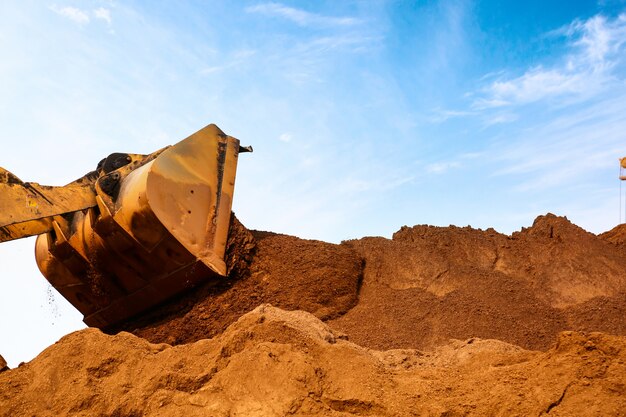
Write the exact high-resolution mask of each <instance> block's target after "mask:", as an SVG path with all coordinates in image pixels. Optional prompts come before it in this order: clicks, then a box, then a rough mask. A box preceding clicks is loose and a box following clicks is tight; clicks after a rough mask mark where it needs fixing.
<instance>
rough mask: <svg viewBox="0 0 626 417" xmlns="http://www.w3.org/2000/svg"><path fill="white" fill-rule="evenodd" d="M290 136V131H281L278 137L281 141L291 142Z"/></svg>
mask: <svg viewBox="0 0 626 417" xmlns="http://www.w3.org/2000/svg"><path fill="white" fill-rule="evenodd" d="M291 139H292V136H291V134H290V133H283V134H282V135H280V136H279V137H278V140H280V141H281V142H291Z"/></svg>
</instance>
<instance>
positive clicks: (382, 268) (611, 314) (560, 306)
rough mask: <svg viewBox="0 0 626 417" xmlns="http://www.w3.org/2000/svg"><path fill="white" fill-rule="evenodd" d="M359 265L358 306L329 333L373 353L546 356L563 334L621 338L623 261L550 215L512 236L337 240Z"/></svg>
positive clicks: (457, 233) (625, 285) (625, 300)
mask: <svg viewBox="0 0 626 417" xmlns="http://www.w3.org/2000/svg"><path fill="white" fill-rule="evenodd" d="M345 244H346V245H347V246H349V247H352V248H354V249H355V250H356V251H357V252H358V253H359V254H361V255H362V256H363V257H364V259H365V263H366V266H365V271H364V278H363V284H362V287H361V292H360V296H359V303H358V305H357V306H356V307H355V308H353V309H352V310H351V311H349V312H348V313H347V314H345V315H344V316H342V317H340V318H338V319H336V320H333V321H331V322H330V324H331V326H333V327H336V328H337V329H339V330H341V331H344V332H346V333H348V334H349V335H350V338H351V340H352V341H355V342H356V343H358V344H362V345H364V346H368V347H372V348H376V349H390V348H420V349H422V348H430V347H433V346H437V345H440V344H442V343H445V342H446V341H447V340H448V339H450V338H455V339H466V338H470V337H481V338H490V339H498V340H502V341H506V342H509V343H513V344H516V345H519V346H522V347H524V348H527V349H546V348H547V347H548V346H550V345H551V344H552V343H553V341H554V338H555V336H556V334H557V333H559V332H561V331H564V330H584V331H603V332H607V333H611V334H620V335H624V334H626V321H625V320H624V317H626V297H624V295H625V294H626V274H624V271H626V256H624V253H623V252H622V251H620V250H618V249H617V248H616V247H615V245H613V244H611V243H610V242H607V241H606V240H605V239H602V238H600V237H598V236H596V235H594V234H591V233H588V232H586V231H584V230H583V229H581V228H579V227H578V226H576V225H574V224H572V223H570V222H569V221H568V220H567V219H566V218H564V217H557V216H554V215H552V214H548V215H546V216H539V217H538V218H537V219H536V220H535V222H534V224H533V226H532V227H530V228H526V229H522V231H521V232H517V233H514V234H513V235H512V236H507V235H503V234H500V233H497V232H496V231H494V230H493V229H488V230H486V231H482V230H477V229H472V228H470V227H465V228H458V227H454V226H450V227H433V226H415V227H410V228H409V227H403V228H402V229H401V230H400V231H398V232H397V233H395V234H394V236H393V239H391V240H389V239H384V238H364V239H360V240H355V241H349V242H346V243H345Z"/></svg>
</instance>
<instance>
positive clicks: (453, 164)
mask: <svg viewBox="0 0 626 417" xmlns="http://www.w3.org/2000/svg"><path fill="white" fill-rule="evenodd" d="M459 167H461V164H460V163H459V162H457V161H446V162H435V163H432V164H428V165H426V172H428V173H431V174H444V173H446V172H448V171H449V170H451V169H454V168H459Z"/></svg>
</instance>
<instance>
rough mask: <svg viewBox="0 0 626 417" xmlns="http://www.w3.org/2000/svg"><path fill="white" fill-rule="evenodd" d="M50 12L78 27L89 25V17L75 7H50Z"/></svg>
mask: <svg viewBox="0 0 626 417" xmlns="http://www.w3.org/2000/svg"><path fill="white" fill-rule="evenodd" d="M50 10H52V11H53V12H55V13H56V14H58V15H59V16H63V17H65V18H67V19H70V20H71V21H73V22H75V23H78V24H79V25H81V26H82V25H86V24H87V23H89V15H88V14H87V13H86V12H85V11H83V10H81V9H78V8H76V7H71V6H66V7H58V6H55V5H53V6H50Z"/></svg>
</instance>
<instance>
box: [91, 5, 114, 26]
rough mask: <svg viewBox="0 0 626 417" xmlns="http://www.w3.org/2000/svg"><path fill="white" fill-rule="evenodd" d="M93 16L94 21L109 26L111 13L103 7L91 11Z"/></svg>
mask: <svg viewBox="0 0 626 417" xmlns="http://www.w3.org/2000/svg"><path fill="white" fill-rule="evenodd" d="M93 15H94V17H95V18H96V19H100V20H104V21H105V22H107V23H108V24H109V25H110V24H111V11H110V10H109V9H105V8H104V7H99V8H97V9H95V10H94V11H93Z"/></svg>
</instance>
